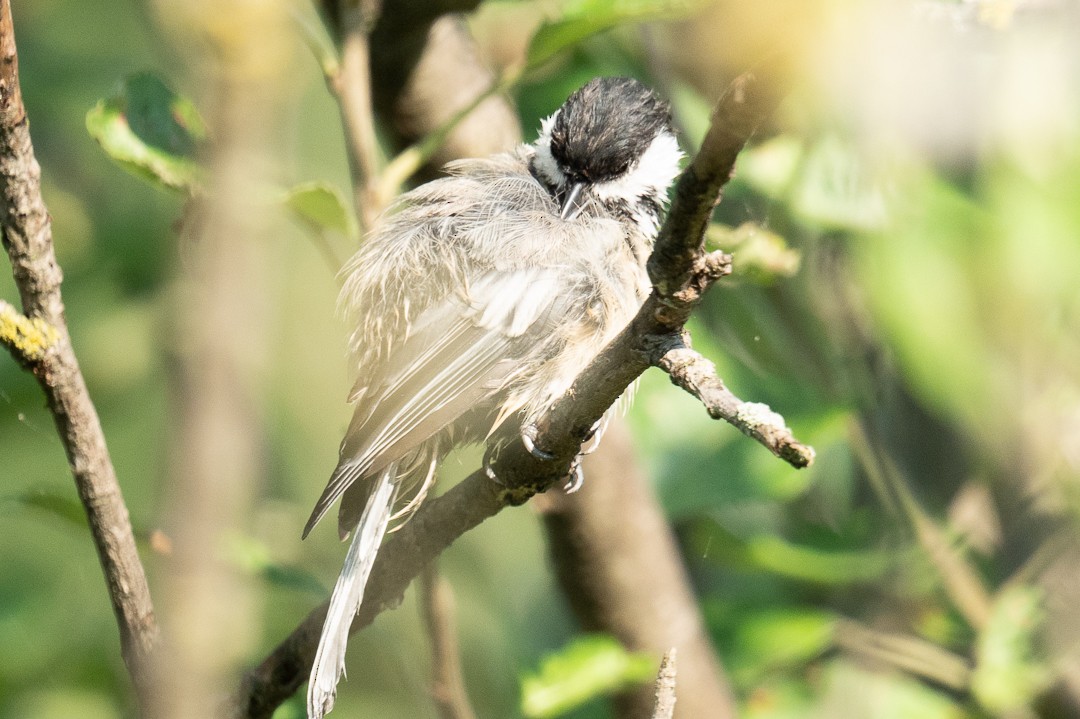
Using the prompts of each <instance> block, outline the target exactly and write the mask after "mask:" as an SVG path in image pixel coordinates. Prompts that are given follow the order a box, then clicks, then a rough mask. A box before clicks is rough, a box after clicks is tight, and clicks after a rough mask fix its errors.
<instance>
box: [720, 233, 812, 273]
mask: <svg viewBox="0 0 1080 719" xmlns="http://www.w3.org/2000/svg"><path fill="white" fill-rule="evenodd" d="M708 241H709V243H710V244H711V245H713V246H715V247H718V248H719V249H722V250H724V251H725V252H732V253H734V255H733V268H734V272H735V274H736V275H737V276H742V277H747V278H750V279H752V280H754V281H756V282H761V283H763V284H767V283H770V282H773V281H775V280H776V279H778V278H781V277H791V276H792V275H794V274H795V273H796V272H798V271H799V263H800V261H801V255H800V254H799V251H798V250H794V249H792V248H791V247H789V246H788V244H787V242H786V241H785V240H784V238H783V237H781V236H780V235H778V234H776V233H775V232H772V231H771V230H768V229H766V228H764V227H762V226H761V225H759V224H757V223H755V222H744V223H743V224H741V225H739V226H738V227H727V226H725V225H716V224H714V225H712V226H710V227H709V232H708Z"/></svg>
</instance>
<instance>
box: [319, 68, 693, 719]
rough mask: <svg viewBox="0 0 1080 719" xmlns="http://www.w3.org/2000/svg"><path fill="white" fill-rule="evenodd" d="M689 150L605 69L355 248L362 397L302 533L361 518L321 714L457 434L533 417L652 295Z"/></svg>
mask: <svg viewBox="0 0 1080 719" xmlns="http://www.w3.org/2000/svg"><path fill="white" fill-rule="evenodd" d="M605 137H607V138H608V140H609V141H608V142H602V140H603V139H604V138H605ZM615 138H617V141H616V140H615ZM680 158H681V153H680V152H679V150H678V145H677V143H676V141H675V139H674V137H673V135H672V134H671V131H670V117H669V114H668V110H667V107H666V105H664V104H663V103H661V102H660V101H659V100H657V99H656V98H655V96H654V95H653V94H652V93H651V92H650V91H648V90H647V89H646V88H645V87H644V86H642V85H641V84H640V83H638V82H637V81H635V80H629V79H626V78H604V79H600V80H594V81H593V82H591V83H589V84H588V85H586V86H585V88H582V89H581V90H579V91H578V92H577V93H575V94H574V95H572V96H571V97H570V98H569V99H568V100H567V102H566V103H565V104H564V105H563V107H562V108H561V109H560V111H559V112H557V113H556V114H555V115H554V116H552V118H549V119H548V120H546V121H545V122H544V123H543V127H542V131H541V135H540V138H539V139H538V140H537V141H536V143H535V144H534V145H531V146H522V147H520V148H518V149H517V150H515V151H514V152H510V153H506V154H502V155H497V156H494V157H491V158H488V159H479V160H466V161H461V162H456V163H453V164H451V165H450V166H448V168H447V169H448V171H449V173H450V176H449V177H447V178H444V179H440V180H436V181H434V182H430V183H428V184H426V185H423V186H421V187H419V188H417V189H415V190H413V191H411V192H409V193H407V194H405V195H404V196H402V198H401V199H400V200H399V202H398V203H397V204H396V206H395V207H394V208H393V209H392V210H391V213H390V214H389V216H388V217H387V218H385V220H384V221H383V222H382V224H381V225H380V226H379V227H378V229H377V230H376V231H375V232H374V233H373V234H372V235H371V236H369V237H368V238H367V240H366V241H365V243H364V245H363V246H362V247H361V249H360V250H359V252H357V254H356V255H355V256H354V257H353V259H352V260H351V261H350V262H349V263H348V265H347V267H346V268H345V270H344V272H345V274H346V278H347V279H346V281H345V286H344V288H343V289H342V293H341V300H340V301H341V305H342V308H343V309H344V311H345V312H346V315H347V316H348V318H349V320H350V322H351V323H352V326H353V327H355V330H354V331H353V333H352V335H351V337H350V341H349V347H350V351H351V357H352V360H353V362H354V366H355V367H356V368H357V370H358V377H359V379H358V380H357V382H356V385H355V386H354V388H353V390H352V393H351V394H350V397H349V400H350V401H351V402H353V403H355V405H356V411H355V414H354V415H353V419H352V422H351V424H350V425H349V429H348V431H347V432H346V435H345V439H344V441H343V442H342V445H341V453H340V461H339V463H338V466H337V468H336V469H335V470H334V473H333V475H332V476H331V479H330V482H329V484H328V485H327V487H326V489H325V490H324V492H323V494H322V496H321V497H320V498H319V501H318V502H317V503H316V505H315V509H314V511H313V512H312V514H311V518H310V519H309V521H308V523H307V526H306V527H305V530H304V535H305V536H306V535H307V533H308V532H309V531H310V530H311V529H312V527H313V526H314V525H315V524H316V523H317V522H318V521H319V519H321V518H322V517H323V516H324V515H325V513H326V512H327V511H328V510H329V509H330V507H331V506H332V505H333V503H334V502H335V501H337V500H338V499H340V500H341V506H340V509H339V511H338V531H339V533H340V535H341V536H342V537H343V538H344V537H346V536H347V535H349V534H350V533H352V534H353V535H354V536H353V541H352V545H351V546H350V549H349V553H348V555H347V557H346V562H345V568H344V569H343V570H342V574H341V577H340V578H339V580H338V584H337V586H336V587H335V589H334V594H333V596H332V598H331V604H330V610H329V613H328V617H327V621H326V624H325V625H324V628H323V634H322V637H321V639H320V644H319V650H318V657H317V659H316V662H315V665H314V667H313V669H312V675H311V680H310V682H309V689H308V715H309V717H311V719H318V718H319V717H322V716H323V715H324V714H325V713H326V712H328V711H329V710H330V708H331V707H332V706H333V701H334V692H335V687H336V683H337V680H338V678H339V676H340V674H341V673H343V671H344V653H345V644H346V640H347V637H348V629H349V623H350V621H351V619H352V617H353V616H354V615H355V613H356V611H357V610H358V609H359V606H360V603H361V602H362V600H363V590H364V586H365V584H366V582H367V578H368V574H369V573H370V570H371V565H372V563H373V561H374V557H375V555H376V553H377V551H378V547H379V544H380V542H381V540H382V537H383V535H384V533H385V532H386V531H387V528H388V526H389V525H390V523H392V522H393V521H395V520H398V519H402V518H407V517H408V516H409V514H410V513H411V512H412V511H414V510H415V508H416V507H417V506H418V505H419V503H420V502H421V501H422V500H423V498H424V496H425V494H426V493H427V491H428V489H429V488H430V486H431V484H432V481H433V478H434V476H435V469H436V467H437V466H438V463H439V462H440V461H441V460H442V458H443V457H444V456H445V455H446V453H448V452H449V451H450V450H451V449H452V448H453V447H454V446H457V445H460V444H465V443H475V442H483V441H485V440H488V439H489V438H490V437H491V436H492V434H493V433H494V432H495V431H496V430H497V429H500V428H502V429H503V430H509V429H511V428H512V429H513V430H514V431H520V429H521V428H522V427H525V426H527V425H529V424H530V423H531V422H532V421H533V420H535V419H536V418H537V417H538V416H539V415H540V414H541V413H542V412H544V411H545V410H546V409H547V407H549V406H550V404H551V403H552V402H553V401H554V400H555V399H556V398H558V397H560V396H561V395H562V394H563V393H564V392H565V391H566V390H567V388H568V387H569V386H570V384H571V382H572V381H573V380H574V378H575V377H576V376H577V375H578V373H579V372H580V371H581V370H582V369H584V367H585V366H586V365H587V364H588V362H589V361H590V360H591V359H592V358H593V357H594V356H595V355H596V354H597V353H598V352H599V351H600V350H601V349H602V348H603V347H604V345H606V344H607V342H608V341H610V340H611V339H612V338H613V337H614V336H615V334H617V333H618V332H619V331H620V330H621V329H622V328H623V327H624V326H625V325H626V324H627V323H628V322H629V320H630V319H631V318H632V317H633V316H634V313H635V312H636V311H637V309H638V308H639V307H640V305H641V302H642V301H643V300H644V299H645V297H646V295H647V293H648V291H649V289H650V285H649V281H648V276H647V274H646V272H645V261H646V259H647V258H648V254H649V252H650V250H651V247H652V243H653V240H654V239H655V234H656V229H657V225H658V222H659V217H658V213H659V211H660V208H661V207H662V206H663V204H664V202H665V201H666V192H667V188H668V186H669V184H670V182H671V180H672V179H673V178H674V176H675V174H676V173H677V171H678V162H679V159H680ZM577 186H581V187H582V188H583V189H582V190H581V191H580V192H572V189H573V188H574V187H577Z"/></svg>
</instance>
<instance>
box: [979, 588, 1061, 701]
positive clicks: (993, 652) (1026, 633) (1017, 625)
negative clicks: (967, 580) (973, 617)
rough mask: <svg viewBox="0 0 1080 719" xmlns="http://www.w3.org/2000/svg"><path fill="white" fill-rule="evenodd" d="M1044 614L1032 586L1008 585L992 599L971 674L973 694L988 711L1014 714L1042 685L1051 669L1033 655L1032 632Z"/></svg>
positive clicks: (1038, 626)
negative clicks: (987, 620) (988, 620)
mask: <svg viewBox="0 0 1080 719" xmlns="http://www.w3.org/2000/svg"><path fill="white" fill-rule="evenodd" d="M1043 614H1044V613H1043V608H1042V593H1041V592H1040V591H1039V590H1038V589H1036V588H1034V587H1030V586H1026V585H1023V584H1018V585H1015V586H1011V587H1008V588H1007V589H1005V590H1003V591H1002V592H1001V594H999V595H998V597H997V598H996V599H995V600H994V606H993V610H992V611H991V614H990V622H989V623H988V624H987V625H986V627H985V628H984V629H983V631H982V634H981V635H980V636H979V641H978V644H977V646H976V655H975V656H976V663H975V671H974V673H973V674H972V677H971V689H972V691H973V693H974V694H975V697H976V698H977V699H978V700H979V703H980V704H982V705H983V707H985V708H986V709H988V710H989V711H990V712H991V713H993V714H995V715H999V716H1005V715H1011V714H1013V713H1016V712H1018V711H1019V710H1021V709H1022V708H1023V707H1026V706H1028V705H1029V704H1030V703H1031V702H1032V700H1034V698H1035V697H1036V695H1037V694H1038V693H1039V692H1040V691H1042V690H1043V689H1044V688H1045V687H1046V685H1047V682H1048V681H1049V679H1050V676H1051V675H1050V672H1049V668H1048V667H1047V666H1046V665H1044V664H1043V663H1041V662H1040V661H1038V660H1037V659H1036V658H1035V634H1036V632H1037V631H1038V630H1039V628H1040V627H1041V623H1042V620H1043Z"/></svg>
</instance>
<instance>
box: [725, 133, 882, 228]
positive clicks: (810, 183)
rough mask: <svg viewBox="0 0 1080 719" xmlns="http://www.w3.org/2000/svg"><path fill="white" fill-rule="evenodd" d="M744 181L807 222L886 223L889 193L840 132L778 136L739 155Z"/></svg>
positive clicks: (851, 225) (874, 225)
mask: <svg viewBox="0 0 1080 719" xmlns="http://www.w3.org/2000/svg"><path fill="white" fill-rule="evenodd" d="M737 167H738V174H737V177H738V179H739V181H741V182H746V183H747V184H749V185H750V186H751V187H753V188H754V189H755V190H757V191H758V192H761V193H762V194H764V195H765V196H767V197H769V198H770V199H773V200H776V201H778V202H783V203H785V204H786V205H787V209H788V211H789V212H791V213H792V215H793V216H794V217H796V218H797V219H799V220H800V221H801V222H803V223H806V224H808V225H811V226H815V227H822V228H825V229H830V230H869V229H875V228H879V227H881V226H882V224H883V223H884V222H885V198H884V195H883V193H882V190H881V188H880V187H879V186H878V184H877V182H876V180H875V178H874V177H873V176H872V175H871V173H870V172H869V170H868V168H867V163H866V162H865V161H864V159H863V158H862V157H860V155H859V153H858V152H857V149H856V147H855V146H854V145H853V144H851V143H848V142H845V141H842V140H840V139H839V138H838V137H836V136H832V135H829V136H825V137H822V138H820V139H818V140H816V141H814V142H810V143H808V142H806V141H804V140H802V139H801V138H797V137H794V136H792V135H778V136H777V137H774V138H772V139H770V140H768V141H767V142H763V143H762V144H760V145H758V146H756V147H752V148H749V149H747V150H745V151H743V153H742V154H740V155H739V162H738V166H737Z"/></svg>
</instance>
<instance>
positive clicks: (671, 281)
mask: <svg viewBox="0 0 1080 719" xmlns="http://www.w3.org/2000/svg"><path fill="white" fill-rule="evenodd" d="M770 109H771V103H770V102H769V101H767V100H766V99H765V98H763V97H762V96H761V95H760V93H758V92H756V91H755V86H754V83H753V80H752V78H751V77H749V76H743V77H741V78H739V79H738V80H737V81H736V82H735V83H734V85H733V88H732V90H731V91H729V92H728V93H727V94H726V95H725V96H724V98H722V99H721V101H720V103H719V104H718V105H717V109H716V110H715V111H714V113H713V122H712V126H711V127H710V130H709V133H708V135H707V136H706V139H705V142H704V144H703V146H702V149H701V151H700V152H699V153H698V156H697V157H695V158H694V160H693V162H692V163H691V164H690V166H689V167H688V168H687V170H686V171H685V172H684V173H683V174H682V175H681V176H680V178H679V181H678V184H677V185H676V199H675V202H674V203H673V204H672V208H671V211H670V212H669V214H668V217H667V220H666V221H665V223H664V226H663V228H662V229H661V231H660V238H659V240H658V242H657V247H656V249H655V251H654V254H653V258H652V259H650V262H649V265H650V273H651V276H652V277H653V278H654V281H656V282H657V283H658V286H657V287H656V288H654V291H653V294H652V295H651V296H650V297H649V299H648V300H647V301H646V302H645V304H644V305H643V307H642V308H641V310H640V311H639V312H638V314H637V316H636V317H635V319H634V321H633V322H632V323H631V324H630V325H629V326H628V327H627V328H626V329H625V330H624V331H623V332H622V333H620V335H619V336H618V337H616V338H615V340H613V341H612V343H611V344H610V345H609V346H608V347H607V348H606V349H605V350H604V351H603V352H602V353H601V354H600V355H599V356H598V357H597V358H596V359H595V360H594V361H593V362H592V363H591V364H590V365H589V367H587V368H586V369H585V371H584V372H583V373H582V374H581V375H580V376H579V377H578V379H577V380H576V381H575V382H574V384H573V386H572V387H571V388H570V390H569V391H568V392H567V393H566V395H564V396H563V397H562V398H561V399H560V400H558V401H557V402H556V403H555V404H554V405H553V406H552V408H551V409H550V410H549V411H548V412H547V414H546V415H545V416H544V417H543V418H541V420H540V421H539V422H538V433H537V439H536V444H537V446H539V447H540V448H542V449H543V450H545V451H547V452H549V453H551V454H552V455H553V456H554V459H552V460H550V461H544V460H540V459H537V458H536V457H535V456H534V455H533V454H531V453H530V452H528V451H527V450H526V449H525V447H524V445H523V444H522V443H521V441H520V439H519V438H515V440H514V441H512V442H510V443H508V444H506V445H505V446H504V447H503V448H502V451H501V452H500V453H499V455H498V456H497V457H496V458H494V460H493V462H492V468H493V470H494V472H495V474H496V476H498V477H499V482H500V483H499V484H497V483H495V482H492V481H491V480H490V479H488V477H487V476H486V475H485V473H484V472H483V471H477V472H474V473H473V474H472V475H470V476H469V477H467V478H466V479H464V480H463V481H462V482H460V483H459V484H458V485H457V486H455V487H452V488H451V489H450V490H449V491H447V492H446V493H445V494H443V495H442V496H440V497H437V498H435V499H430V500H428V501H427V502H425V503H424V504H423V505H422V506H421V507H420V509H419V511H417V513H416V515H415V516H414V517H413V518H412V520H410V521H409V523H408V524H406V525H405V526H404V527H403V528H402V529H401V530H400V531H399V532H397V533H396V534H395V535H394V536H393V537H392V538H391V539H390V540H389V541H388V542H387V543H386V544H384V545H383V547H382V549H381V550H380V552H379V557H378V559H377V560H376V562H375V566H374V568H373V570H372V574H371V578H370V580H369V582H368V586H367V589H366V591H365V599H364V603H363V605H362V606H361V607H360V611H359V613H358V614H357V616H356V619H355V620H354V621H353V624H352V631H353V632H356V631H358V630H359V629H361V628H362V627H364V626H367V625H368V624H370V623H371V621H372V620H373V619H374V617H375V616H376V615H377V614H378V613H379V612H381V611H382V610H383V609H384V608H386V607H389V606H396V604H397V603H398V602H399V601H400V598H401V596H402V594H403V593H404V591H405V589H406V588H407V587H408V585H409V583H410V582H411V581H412V579H413V578H414V577H415V576H417V575H418V574H419V573H420V572H421V571H422V569H423V567H424V566H425V565H427V564H428V563H429V562H430V561H432V560H433V559H434V558H435V557H437V556H438V555H439V554H440V553H441V552H442V551H443V550H444V549H446V547H448V546H449V545H450V544H451V543H452V542H453V541H454V540H455V539H457V537H459V536H460V535H461V534H464V533H465V532H467V531H468V530H470V529H472V528H473V527H475V526H477V525H478V524H480V523H481V522H482V521H484V520H485V519H487V518H488V517H490V516H492V515H494V514H496V513H497V512H499V511H500V510H502V509H503V508H504V507H506V506H508V505H519V504H522V503H524V502H526V501H528V499H529V498H531V497H532V496H534V495H535V494H537V493H538V492H543V491H544V490H546V489H547V488H548V487H550V486H551V485H552V484H553V483H555V482H556V481H558V480H560V479H562V478H563V477H565V476H566V474H567V473H568V471H569V468H570V465H571V463H572V462H573V459H574V457H575V456H576V455H577V453H578V452H579V450H580V447H581V443H582V442H583V441H584V440H585V439H586V438H587V437H588V436H589V433H590V431H591V428H592V427H593V426H594V425H595V424H596V422H597V421H598V420H599V419H600V418H601V417H602V416H603V414H604V412H606V411H607V409H608V408H609V407H610V406H611V405H612V404H613V403H614V402H615V401H616V400H617V399H618V398H619V396H620V395H621V394H622V392H623V391H624V390H625V389H626V387H628V386H629V385H630V383H631V382H633V381H634V380H635V379H636V378H637V377H638V375H640V374H641V373H642V372H644V371H645V370H646V369H647V368H648V367H649V366H650V364H651V363H652V361H653V357H654V355H655V348H656V347H657V346H659V345H661V344H662V343H663V342H664V341H665V340H664V338H665V336H668V335H671V334H673V333H674V334H676V335H678V336H681V333H682V325H683V323H685V321H686V319H687V318H688V317H689V314H690V310H691V309H692V308H693V307H694V306H695V305H696V304H697V303H698V302H700V300H701V294H702V293H703V292H704V290H705V289H706V288H707V287H708V286H709V285H710V284H711V283H712V282H713V281H715V280H716V279H717V278H719V277H720V276H722V275H723V274H726V271H725V269H728V270H729V268H730V260H729V259H728V258H727V256H726V255H718V254H716V253H712V254H707V253H705V252H704V232H705V229H706V228H707V226H708V220H709V217H710V214H711V211H712V207H713V206H714V205H715V204H716V202H717V201H718V197H719V192H720V190H721V188H722V187H723V185H724V183H725V182H726V181H727V180H728V178H730V176H731V172H732V169H733V167H734V161H735V156H736V155H737V153H738V151H739V149H741V148H742V146H743V145H744V144H745V142H746V141H747V140H748V139H749V137H750V134H751V133H752V132H753V129H754V128H755V127H756V126H757V124H758V122H759V121H760V120H761V119H762V118H763V117H764V116H765V114H766V113H767V112H768V111H769V110H770ZM688 233H696V234H688ZM679 263H684V264H683V265H682V266H676V265H678V264H679ZM667 341H668V342H670V340H667ZM325 614H326V603H323V604H322V605H320V606H319V607H318V608H316V609H315V610H313V611H312V612H311V613H310V614H309V615H308V616H307V617H306V618H305V619H304V621H303V622H302V623H301V624H300V626H298V627H297V628H296V629H295V630H294V631H293V632H292V634H290V635H289V636H288V637H287V638H286V639H285V640H284V641H283V642H282V643H281V644H279V645H278V647H277V648H275V649H274V650H273V652H271V654H270V655H269V656H268V657H267V658H266V659H265V660H264V661H263V662H262V663H261V664H260V665H259V666H258V667H256V668H255V669H253V670H252V671H251V672H249V673H248V675H247V676H245V678H244V680H243V681H242V683H241V686H240V687H239V689H238V691H237V693H236V694H235V695H234V696H233V697H232V698H231V700H230V706H229V709H228V711H229V714H230V716H234V717H250V718H252V719H255V718H262V717H269V716H270V715H271V714H272V713H273V710H274V709H275V708H276V707H277V706H278V705H279V704H280V703H281V702H282V701H284V700H285V699H287V698H288V697H289V696H290V695H291V694H292V693H293V692H295V691H296V689H297V688H298V687H299V686H300V684H301V683H302V682H303V681H304V679H305V678H306V676H307V672H308V669H309V668H310V666H311V662H312V659H313V657H314V654H315V646H316V644H317V641H318V636H319V630H320V628H321V626H322V622H323V619H324V617H325Z"/></svg>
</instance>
